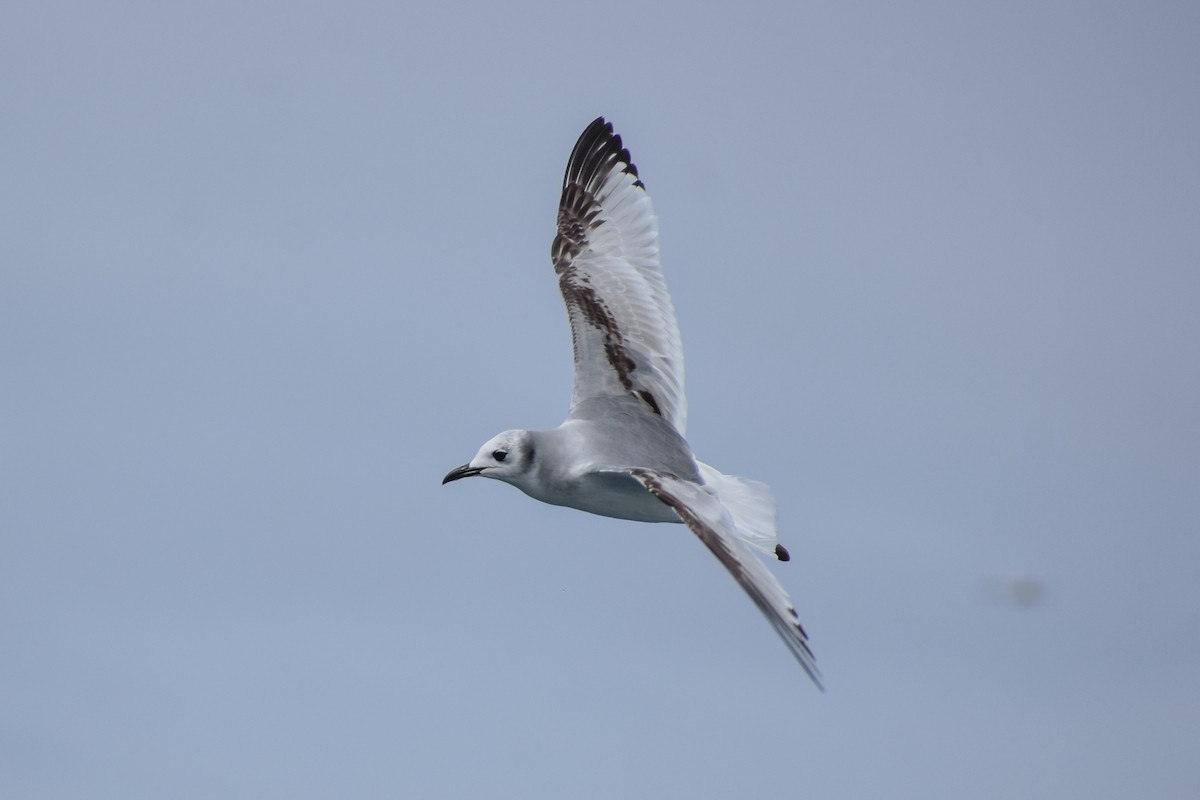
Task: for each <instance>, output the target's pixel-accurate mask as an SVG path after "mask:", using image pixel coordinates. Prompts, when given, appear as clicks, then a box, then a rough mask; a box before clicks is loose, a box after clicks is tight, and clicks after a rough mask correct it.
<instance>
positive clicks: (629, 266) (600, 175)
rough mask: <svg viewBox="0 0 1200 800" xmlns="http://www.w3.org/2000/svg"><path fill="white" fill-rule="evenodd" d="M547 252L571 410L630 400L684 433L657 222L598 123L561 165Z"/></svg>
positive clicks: (679, 352)
mask: <svg viewBox="0 0 1200 800" xmlns="http://www.w3.org/2000/svg"><path fill="white" fill-rule="evenodd" d="M550 254H551V260H552V261H553V262H554V270H555V272H556V273H557V274H558V281H559V288H560V289H561V290H562V294H563V300H564V301H565V302H566V304H567V315H568V317H569V319H570V322H571V338H572V341H573V342H574V346H575V386H574V392H573V394H572V399H571V407H572V408H575V406H577V405H578V404H579V403H580V402H582V401H584V400H587V399H589V398H592V397H597V396H603V395H618V394H632V395H634V396H635V397H637V398H639V399H640V400H641V401H642V402H644V403H645V404H646V405H647V407H648V408H649V409H650V410H651V411H653V412H654V413H657V414H660V415H661V416H663V417H664V418H665V419H667V421H669V422H670V423H671V424H672V425H673V426H674V427H675V429H676V430H677V431H679V433H680V434H681V435H682V434H684V433H685V429H686V426H687V400H686V399H685V397H684V393H683V346H682V344H681V343H680V339H679V327H678V325H677V324H676V322H675V309H674V307H673V306H672V305H671V298H670V296H669V295H668V294H667V285H666V282H665V281H664V280H663V276H662V272H661V270H660V269H659V263H658V220H657V218H656V217H655V216H654V208H653V206H652V205H651V203H650V197H649V195H647V194H646V187H645V186H644V185H643V184H642V182H641V180H639V179H638V174H637V168H636V167H635V166H634V165H633V163H632V162H631V161H630V158H629V151H628V150H625V149H624V148H623V147H622V146H621V137H620V136H618V135H616V134H614V133H613V129H612V124H611V123H608V122H605V120H604V118H603V117H601V118H599V119H597V120H596V121H594V122H593V123H592V124H591V125H589V126H588V128H587V130H585V131H584V132H583V135H582V136H580V137H579V141H578V142H577V143H576V144H575V149H574V150H573V151H572V153H571V158H570V160H569V161H568V163H567V171H566V175H565V177H564V178H563V192H562V199H561V201H560V203H559V210H558V234H557V235H556V236H555V237H554V243H553V245H552V246H551V251H550Z"/></svg>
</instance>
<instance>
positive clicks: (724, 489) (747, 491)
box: [696, 461, 791, 561]
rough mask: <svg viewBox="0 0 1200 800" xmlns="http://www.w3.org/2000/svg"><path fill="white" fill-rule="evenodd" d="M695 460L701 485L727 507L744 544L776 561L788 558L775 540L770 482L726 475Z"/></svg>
mask: <svg viewBox="0 0 1200 800" xmlns="http://www.w3.org/2000/svg"><path fill="white" fill-rule="evenodd" d="M696 464H697V465H698V466H699V467H700V477H701V478H703V479H704V485H705V486H707V487H709V488H710V489H712V490H713V491H714V492H716V493H717V497H718V498H720V500H721V504H722V505H724V506H725V508H727V509H729V514H730V516H732V517H733V522H734V524H735V525H737V531H738V535H740V536H741V537H742V539H743V540H744V541H745V542H746V544H748V545H750V546H751V547H753V548H754V549H755V550H759V551H761V552H763V553H768V554H770V555H772V556H774V557H775V558H777V559H779V560H780V561H787V560H788V559H789V558H791V556H789V555H788V551H787V548H785V547H784V546H783V545H782V544H780V543H779V534H778V533H777V532H776V524H777V520H778V516H779V515H778V510H777V507H776V504H775V495H773V494H772V493H771V487H770V486H767V485H766V484H765V483H761V482H759V481H752V480H747V479H746V478H739V477H737V476H734V475H726V474H724V473H722V472H718V471H717V470H715V469H713V468H712V467H710V466H709V465H708V464H705V463H704V462H702V461H697V462H696Z"/></svg>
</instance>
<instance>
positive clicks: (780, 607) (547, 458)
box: [442, 117, 821, 687]
mask: <svg viewBox="0 0 1200 800" xmlns="http://www.w3.org/2000/svg"><path fill="white" fill-rule="evenodd" d="M550 258H551V261H552V262H553V263H554V271H555V273H557V275H558V286H559V288H560V289H561V290H562V295H563V300H564V301H565V302H566V305H567V316H568V317H569V318H570V322H571V339H572V340H573V342H574V345H575V386H574V391H573V394H572V397H571V409H570V411H569V412H568V413H567V419H566V421H565V422H563V424H562V425H559V426H558V427H557V428H555V429H554V430H549V431H523V430H511V431H505V432H503V433H501V434H498V435H497V436H495V437H493V438H492V439H490V440H489V441H488V442H487V443H486V444H484V445H483V447H481V448H480V449H479V452H478V453H476V455H475V457H474V458H472V459H471V461H470V462H469V463H467V464H464V465H463V466H461V467H458V468H457V469H454V470H451V471H450V472H449V474H447V475H446V477H445V478H444V479H443V481H442V483H443V484H445V483H449V482H450V481H455V480H458V479H459V478H468V477H471V476H475V475H481V476H483V477H485V478H495V479H497V480H501V481H504V482H505V483H511V484H512V485H513V486H516V487H517V488H518V489H520V490H521V491H523V492H525V494H527V495H529V496H530V497H533V498H534V499H537V500H541V501H542V502H544V503H552V504H554V505H560V506H569V507H571V508H577V509H580V510H582V511H589V512H591V513H593V514H601V515H603V516H607V517H617V518H619V519H631V520H639V521H643V522H682V523H684V524H685V525H687V526H688V527H689V528H690V529H691V530H692V532H693V533H694V534H696V536H697V537H699V539H700V541H702V542H704V544H705V545H706V546H707V547H708V549H709V550H711V551H712V553H713V555H715V556H716V557H717V559H718V560H719V561H720V562H721V563H722V564H724V565H725V568H726V569H728V570H729V572H730V573H731V574H732V575H733V577H734V578H735V579H736V580H737V582H738V583H740V584H741V586H742V588H743V589H745V590H746V593H747V594H749V595H750V597H751V599H752V600H754V603H755V605H757V606H758V608H759V610H760V611H762V612H763V614H765V615H766V617H767V619H768V620H769V621H770V622H771V625H772V627H774V628H775V632H776V633H778V634H779V636H780V638H782V639H783V641H784V643H785V644H786V645H787V646H788V649H789V650H791V652H792V655H794V656H795V657H796V659H797V660H798V661H799V662H800V666H802V667H803V668H804V671H805V672H807V673H808V676H809V677H810V678H812V679H813V681H814V682H815V683H816V684H817V686H818V687H820V686H821V678H820V673H819V672H818V671H817V667H816V664H815V663H814V662H813V654H812V651H811V650H810V649H809V648H808V636H807V634H805V632H804V628H803V627H802V626H801V625H800V620H799V619H798V618H797V616H796V609H795V608H794V607H793V606H792V604H791V602H790V601H789V600H788V596H787V592H785V591H784V589H783V587H782V586H781V585H780V584H779V581H777V580H776V579H775V576H774V575H773V574H772V573H771V572H770V570H768V569H767V568H766V566H765V565H764V564H763V562H762V561H760V560H759V558H758V557H757V556H756V554H755V552H754V551H759V552H762V553H764V554H767V555H769V556H773V557H775V558H776V559H778V560H780V561H787V560H788V558H789V556H788V551H787V550H786V549H785V548H784V546H783V545H782V544H780V543H779V539H778V537H777V535H776V532H775V524H776V509H775V498H774V497H773V496H772V494H771V490H770V489H769V488H768V487H767V486H766V484H763V483H759V482H757V481H751V480H746V479H744V478H737V477H734V476H732V475H724V474H722V473H720V472H718V471H717V470H715V469H713V468H712V467H710V466H708V465H707V464H704V463H702V462H700V461H698V460H697V459H696V457H695V455H694V454H693V453H692V449H691V448H690V447H689V446H688V443H687V441H686V440H685V439H684V432H685V424H686V418H687V401H686V399H685V398H684V394H683V346H682V344H681V343H680V339H679V328H678V326H677V325H676V322H675V310H674V308H673V307H672V305H671V298H670V296H669V295H668V294H667V286H666V283H665V282H664V280H663V275H662V271H661V270H660V269H659V264H658V220H657V219H656V217H655V216H654V209H653V207H652V206H651V204H650V196H649V195H648V194H647V193H646V187H645V185H644V184H643V183H642V181H641V179H640V178H639V177H638V171H637V168H636V167H635V166H634V165H633V162H632V161H631V160H630V156H629V151H628V150H626V149H625V148H624V147H622V145H621V137H620V136H618V135H617V134H615V133H613V126H612V123H609V122H606V121H605V120H604V118H603V117H600V118H598V119H596V120H595V121H594V122H593V123H592V124H591V125H589V126H588V127H587V129H586V130H585V131H584V132H583V135H582V136H580V137H579V141H578V142H576V143H575V149H574V150H572V151H571V158H570V160H569V161H568V162H567V172H566V176H565V177H564V178H563V189H562V199H561V200H560V202H559V207H558V233H557V235H556V236H555V237H554V243H553V244H552V245H551V247H550Z"/></svg>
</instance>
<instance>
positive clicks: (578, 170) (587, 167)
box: [563, 116, 646, 189]
mask: <svg viewBox="0 0 1200 800" xmlns="http://www.w3.org/2000/svg"><path fill="white" fill-rule="evenodd" d="M612 158H615V159H616V160H617V161H619V162H621V164H622V166H623V169H624V171H625V173H626V174H628V175H631V176H632V177H633V185H634V186H637V187H638V188H639V189H645V188H646V184H644V183H642V180H641V178H640V177H639V176H638V170H637V166H635V165H634V163H633V160H632V157H631V156H630V155H629V151H628V150H627V149H625V147H624V146H623V145H622V144H621V136H620V134H617V133H614V132H613V125H612V123H611V122H609V121H608V120H606V119H605V118H604V117H602V116H601V117H596V118H595V119H594V120H592V122H591V124H590V125H588V126H587V127H586V128H584V129H583V133H581V134H580V135H579V139H578V141H576V142H575V148H574V149H573V150H572V151H571V157H570V158H569V159H568V160H567V173H566V175H565V176H564V178H563V185H564V187H565V186H567V185H569V184H571V183H573V182H577V183H579V184H581V185H583V186H590V184H591V181H592V178H593V177H595V175H596V173H597V172H601V171H603V172H607V170H602V165H604V164H605V163H609V160H610V159H612Z"/></svg>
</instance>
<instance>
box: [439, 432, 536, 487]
mask: <svg viewBox="0 0 1200 800" xmlns="http://www.w3.org/2000/svg"><path fill="white" fill-rule="evenodd" d="M533 455H534V449H533V436H532V435H531V434H530V432H529V431H505V432H504V433H498V434H496V435H495V436H493V437H492V438H491V439H488V440H487V442H485V443H484V445H483V447H481V448H479V452H478V453H476V454H475V457H474V458H472V459H471V460H470V461H469V462H467V463H466V464H463V465H462V466H461V467H457V468H455V469H452V470H450V471H449V472H448V473H446V477H445V478H443V479H442V483H443V484H446V483H449V482H450V481H456V480H458V479H459V478H470V477H473V476H475V475H482V476H483V477H485V478H495V479H496V480H501V481H504V482H505V483H512V484H518V483H520V481H521V478H522V476H524V475H527V474H528V473H529V470H530V468H531V467H532V465H533Z"/></svg>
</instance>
